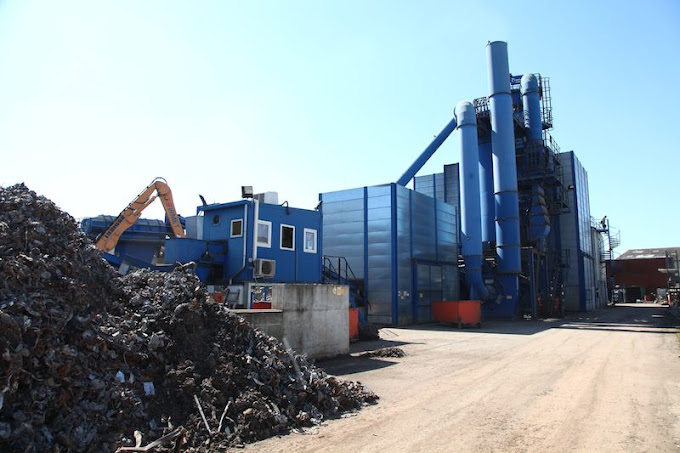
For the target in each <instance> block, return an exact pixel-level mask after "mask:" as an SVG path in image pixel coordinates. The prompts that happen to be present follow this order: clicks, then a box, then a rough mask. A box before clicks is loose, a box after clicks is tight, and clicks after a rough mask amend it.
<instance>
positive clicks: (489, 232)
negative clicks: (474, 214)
mask: <svg viewBox="0 0 680 453" xmlns="http://www.w3.org/2000/svg"><path fill="white" fill-rule="evenodd" d="M491 162H492V161H491V142H488V141H485V142H480V143H479V192H480V196H481V198H480V203H481V211H482V242H483V243H493V244H495V243H496V203H495V201H494V194H493V165H492V163H491Z"/></svg>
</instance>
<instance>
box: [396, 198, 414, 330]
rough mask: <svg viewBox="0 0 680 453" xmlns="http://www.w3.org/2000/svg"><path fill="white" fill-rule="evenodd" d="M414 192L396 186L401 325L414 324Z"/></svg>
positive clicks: (398, 299) (398, 297)
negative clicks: (412, 301) (412, 203)
mask: <svg viewBox="0 0 680 453" xmlns="http://www.w3.org/2000/svg"><path fill="white" fill-rule="evenodd" d="M411 193H413V191H411V190H409V189H407V188H405V187H403V186H396V201H397V222H396V225H397V238H396V240H397V248H396V250H397V276H398V277H397V284H398V286H397V304H398V307H399V322H400V324H409V323H412V322H413V309H412V303H411V295H412V289H413V282H412V281H411V279H412V275H413V269H412V263H411V202H410V196H411V195H410V194H411Z"/></svg>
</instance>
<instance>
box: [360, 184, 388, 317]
mask: <svg viewBox="0 0 680 453" xmlns="http://www.w3.org/2000/svg"><path fill="white" fill-rule="evenodd" d="M367 195H368V198H367V200H366V206H367V218H368V223H367V227H368V282H369V285H368V287H369V299H370V301H371V314H375V315H388V314H391V313H392V189H391V186H389V185H386V186H375V187H369V188H368V190H367Z"/></svg>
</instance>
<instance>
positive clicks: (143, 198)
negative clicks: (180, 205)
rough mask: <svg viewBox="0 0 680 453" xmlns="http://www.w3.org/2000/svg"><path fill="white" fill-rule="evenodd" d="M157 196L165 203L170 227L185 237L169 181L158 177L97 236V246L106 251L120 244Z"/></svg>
mask: <svg viewBox="0 0 680 453" xmlns="http://www.w3.org/2000/svg"><path fill="white" fill-rule="evenodd" d="M156 198H160V199H161V202H162V203H163V209H165V214H166V215H167V217H168V222H169V223H170V228H171V229H172V232H173V234H174V235H175V237H180V238H183V237H185V234H184V229H183V228H182V223H181V222H180V220H179V215H177V210H176V209H175V203H174V202H173V200H172V191H171V190H170V187H168V183H167V181H166V180H165V179H163V178H156V179H154V180H153V181H151V184H149V185H148V186H147V187H146V189H144V190H143V191H142V192H141V193H140V194H139V195H137V197H136V198H135V199H134V200H132V202H131V203H130V204H129V205H127V207H126V208H125V209H123V210H122V211H121V213H120V214H118V217H116V220H114V221H113V223H112V224H111V225H110V226H109V227H108V228H107V229H106V230H105V231H104V232H103V233H102V234H100V235H99V237H98V238H97V242H96V243H95V246H96V247H97V248H98V249H99V250H103V251H106V252H110V251H112V250H113V249H114V248H115V247H116V245H117V244H118V240H119V239H120V236H121V235H122V234H123V233H124V232H125V230H127V229H128V228H130V227H131V226H132V225H134V224H135V222H137V220H139V218H140V217H141V215H142V212H143V211H144V209H146V207H147V206H149V205H150V204H151V203H153V201H154V200H155V199H156Z"/></svg>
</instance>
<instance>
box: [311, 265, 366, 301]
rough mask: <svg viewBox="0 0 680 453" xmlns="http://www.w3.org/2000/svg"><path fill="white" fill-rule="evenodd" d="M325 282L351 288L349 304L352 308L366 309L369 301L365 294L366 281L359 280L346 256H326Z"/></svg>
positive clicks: (324, 267) (324, 266) (323, 273)
mask: <svg viewBox="0 0 680 453" xmlns="http://www.w3.org/2000/svg"><path fill="white" fill-rule="evenodd" d="M322 275H323V281H324V282H325V283H338V284H341V285H347V286H348V287H349V303H350V306H351V307H355V308H356V307H366V306H367V305H368V299H367V298H366V294H365V292H364V281H363V279H361V280H360V279H358V278H357V277H356V275H354V272H353V271H352V268H351V267H350V265H349V263H348V262H347V258H345V257H344V256H332V255H324V257H323V269H322Z"/></svg>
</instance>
